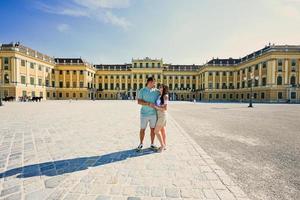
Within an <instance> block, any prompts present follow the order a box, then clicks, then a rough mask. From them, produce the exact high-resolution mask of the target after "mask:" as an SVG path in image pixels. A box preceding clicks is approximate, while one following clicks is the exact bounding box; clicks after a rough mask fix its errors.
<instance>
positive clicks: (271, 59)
mask: <svg viewBox="0 0 300 200" xmlns="http://www.w3.org/2000/svg"><path fill="white" fill-rule="evenodd" d="M0 69H1V70H0V72H1V76H0V78H1V79H0V80H2V81H3V82H4V83H2V82H1V83H2V84H1V87H0V89H1V94H2V96H3V95H4V96H13V97H17V98H18V97H20V96H24V95H26V96H30V97H32V96H43V97H44V99H135V98H136V96H137V93H138V90H139V89H140V88H142V87H144V86H145V83H146V80H147V77H150V76H153V77H154V78H155V79H156V81H157V83H158V84H166V85H168V86H169V88H170V95H169V96H170V99H171V100H185V101H191V100H194V99H195V100H198V101H235V102H241V101H249V99H250V98H251V85H252V86H253V87H252V89H253V99H254V101H256V102H300V87H299V86H300V73H299V71H300V46H278V45H277V46H275V45H269V46H267V47H265V48H263V49H261V50H259V51H256V52H255V53H252V54H249V55H247V56H245V57H243V58H240V59H232V58H229V59H212V60H211V61H209V62H208V63H206V64H205V65H171V64H166V63H163V60H162V59H150V58H148V57H147V58H144V59H132V60H131V63H130V64H104V65H91V64H89V63H88V62H86V61H84V60H83V59H81V58H51V57H49V56H46V55H44V54H41V53H39V52H37V51H34V50H32V49H29V48H27V47H25V46H22V45H20V44H8V45H2V46H1V50H0Z"/></svg>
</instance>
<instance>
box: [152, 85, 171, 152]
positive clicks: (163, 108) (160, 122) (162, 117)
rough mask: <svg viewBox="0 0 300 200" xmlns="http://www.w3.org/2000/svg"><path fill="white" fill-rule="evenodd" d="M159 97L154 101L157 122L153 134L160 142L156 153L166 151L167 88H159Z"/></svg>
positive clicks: (162, 86)
mask: <svg viewBox="0 0 300 200" xmlns="http://www.w3.org/2000/svg"><path fill="white" fill-rule="evenodd" d="M159 91H160V96H159V97H158V99H157V100H156V104H155V106H154V108H155V109H156V110H157V122H156V126H155V129H154V133H155V135H156V137H157V138H158V140H159V142H160V147H159V149H158V152H162V150H165V149H166V124H167V105H168V99H169V96H168V92H169V88H168V86H166V85H161V86H160V87H159Z"/></svg>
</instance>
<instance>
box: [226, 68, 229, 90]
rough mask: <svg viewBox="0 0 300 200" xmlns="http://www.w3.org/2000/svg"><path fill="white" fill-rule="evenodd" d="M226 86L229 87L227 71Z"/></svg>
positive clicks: (227, 73)
mask: <svg viewBox="0 0 300 200" xmlns="http://www.w3.org/2000/svg"><path fill="white" fill-rule="evenodd" d="M226 86H227V88H229V72H226Z"/></svg>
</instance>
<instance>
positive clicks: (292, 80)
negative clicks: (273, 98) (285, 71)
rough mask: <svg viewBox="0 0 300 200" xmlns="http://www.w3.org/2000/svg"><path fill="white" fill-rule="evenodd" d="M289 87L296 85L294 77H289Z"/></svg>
mask: <svg viewBox="0 0 300 200" xmlns="http://www.w3.org/2000/svg"><path fill="white" fill-rule="evenodd" d="M291 85H292V86H294V85H296V77H295V76H292V77H291Z"/></svg>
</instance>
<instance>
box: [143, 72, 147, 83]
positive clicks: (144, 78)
mask: <svg viewBox="0 0 300 200" xmlns="http://www.w3.org/2000/svg"><path fill="white" fill-rule="evenodd" d="M145 83H146V75H145V74H143V84H145Z"/></svg>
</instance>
